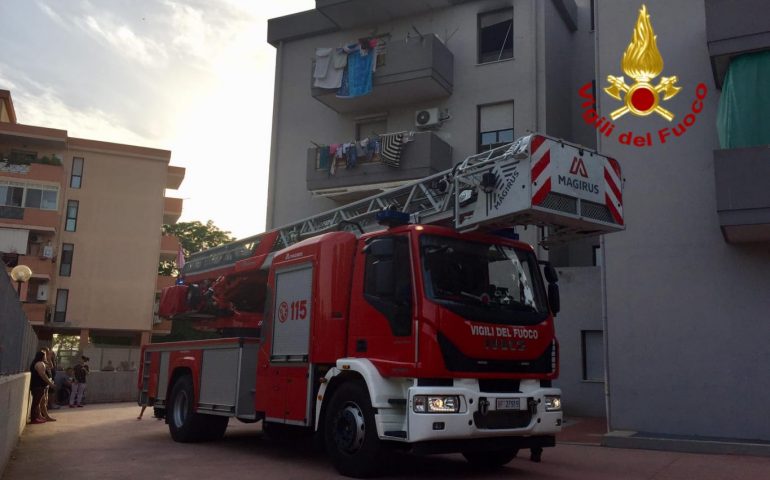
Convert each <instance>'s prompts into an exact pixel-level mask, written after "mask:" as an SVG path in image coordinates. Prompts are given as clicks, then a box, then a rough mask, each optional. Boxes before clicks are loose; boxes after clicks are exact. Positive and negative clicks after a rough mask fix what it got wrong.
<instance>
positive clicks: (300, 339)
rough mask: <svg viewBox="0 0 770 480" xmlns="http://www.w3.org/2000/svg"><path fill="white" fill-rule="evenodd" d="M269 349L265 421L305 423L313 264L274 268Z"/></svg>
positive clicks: (309, 391) (307, 407)
mask: <svg viewBox="0 0 770 480" xmlns="http://www.w3.org/2000/svg"><path fill="white" fill-rule="evenodd" d="M274 302H275V303H274V308H273V309H272V310H273V312H272V313H273V318H272V338H271V345H272V346H271V351H270V373H271V374H270V376H269V379H267V381H268V383H270V384H271V385H270V390H271V395H270V396H271V398H270V401H269V402H268V406H267V411H266V416H267V417H268V420H270V421H274V422H279V423H289V424H294V425H308V424H309V422H310V421H311V415H310V404H311V402H310V398H309V396H310V393H311V390H310V388H309V382H310V375H309V371H310V370H309V369H310V366H309V359H308V353H309V351H310V325H311V316H312V312H313V264H312V263H309V262H308V263H302V264H299V265H292V266H287V267H285V268H280V269H278V270H276V273H275V299H274Z"/></svg>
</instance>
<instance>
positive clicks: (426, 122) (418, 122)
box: [414, 108, 441, 128]
mask: <svg viewBox="0 0 770 480" xmlns="http://www.w3.org/2000/svg"><path fill="white" fill-rule="evenodd" d="M439 123H441V119H439V116H438V108H426V109H425V110H417V111H416V112H415V113H414V125H415V126H416V127H418V128H426V127H432V126H435V125H438V124H439Z"/></svg>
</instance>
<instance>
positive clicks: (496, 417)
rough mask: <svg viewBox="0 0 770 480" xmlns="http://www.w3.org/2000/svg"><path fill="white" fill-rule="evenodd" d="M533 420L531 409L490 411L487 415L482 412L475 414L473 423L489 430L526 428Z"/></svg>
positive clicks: (477, 426)
mask: <svg viewBox="0 0 770 480" xmlns="http://www.w3.org/2000/svg"><path fill="white" fill-rule="evenodd" d="M531 420H532V413H530V411H529V410H513V411H494V410H493V411H490V412H487V414H486V415H482V414H481V412H475V413H474V414H473V423H475V424H476V428H480V429H487V430H500V429H503V428H524V427H526V426H527V425H529V422H530V421H531Z"/></svg>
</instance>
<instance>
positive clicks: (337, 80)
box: [313, 48, 347, 89]
mask: <svg viewBox="0 0 770 480" xmlns="http://www.w3.org/2000/svg"><path fill="white" fill-rule="evenodd" d="M346 64H347V53H345V52H343V51H342V50H338V49H335V48H316V50H315V68H314V69H313V79H314V80H313V86H314V87H318V88H329V89H335V88H340V86H341V85H342V78H343V76H344V75H345V65H346Z"/></svg>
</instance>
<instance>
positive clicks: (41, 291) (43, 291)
mask: <svg viewBox="0 0 770 480" xmlns="http://www.w3.org/2000/svg"><path fill="white" fill-rule="evenodd" d="M37 299H38V300H39V301H41V302H45V301H46V300H48V285H45V284H43V285H38V287H37Z"/></svg>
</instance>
